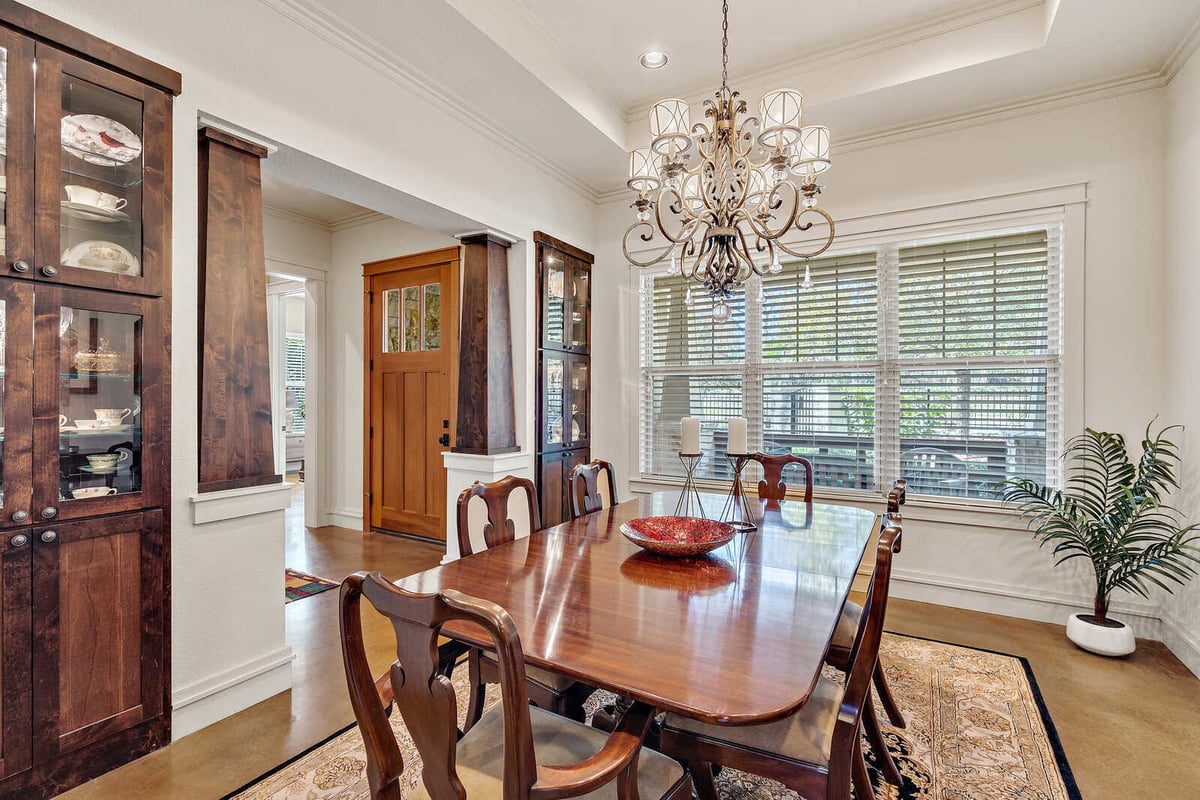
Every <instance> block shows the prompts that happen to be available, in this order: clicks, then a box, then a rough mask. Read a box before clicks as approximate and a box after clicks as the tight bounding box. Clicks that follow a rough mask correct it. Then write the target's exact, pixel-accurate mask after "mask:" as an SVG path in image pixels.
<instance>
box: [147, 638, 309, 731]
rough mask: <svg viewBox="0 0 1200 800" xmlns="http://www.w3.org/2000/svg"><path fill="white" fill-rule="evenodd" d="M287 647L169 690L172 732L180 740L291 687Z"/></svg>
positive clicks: (292, 654) (291, 657)
mask: <svg viewBox="0 0 1200 800" xmlns="http://www.w3.org/2000/svg"><path fill="white" fill-rule="evenodd" d="M295 658H296V654H295V652H294V651H293V650H292V648H291V647H289V646H284V647H281V648H279V649H278V650H276V651H274V652H272V653H268V654H266V655H264V656H260V657H259V658H255V659H251V660H249V661H246V662H244V663H242V664H239V665H238V666H236V667H232V668H230V669H227V670H224V671H223V672H219V673H217V674H216V675H212V676H210V677H208V678H205V679H203V680H200V681H196V682H195V683H192V684H190V685H188V686H184V687H182V688H180V689H177V690H175V691H173V692H172V693H171V715H172V723H171V735H172V739H179V738H181V737H183V736H187V735H188V734H189V733H193V732H194V731H198V730H200V729H201V728H204V727H207V726H209V725H211V724H213V723H214V722H217V721H218V720H221V719H224V718H225V717H228V716H229V715H231V714H236V713H237V712H238V711H241V710H242V709H244V708H249V707H250V706H252V705H254V704H255V703H258V702H260V701H262V700H266V699H267V698H268V697H271V696H272V695H276V694H279V693H280V692H283V691H287V690H288V689H290V688H291V686H292V661H294V660H295Z"/></svg>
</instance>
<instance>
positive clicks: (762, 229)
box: [739, 181, 828, 241]
mask: <svg viewBox="0 0 1200 800" xmlns="http://www.w3.org/2000/svg"><path fill="white" fill-rule="evenodd" d="M785 186H786V187H787V189H788V190H789V191H790V192H791V194H792V202H791V205H790V206H789V207H788V215H787V221H786V222H785V223H783V224H782V225H780V226H779V228H778V229H775V230H772V228H771V226H769V225H767V224H766V223H765V222H763V221H761V220H758V219H755V218H754V217H753V216H752V215H750V214H749V213H748V212H746V211H745V209H739V210H740V211H741V212H742V216H743V217H744V218H745V219H746V221H747V222H749V223H750V227H751V228H753V229H754V232H755V233H757V234H758V235H759V236H761V237H763V238H764V239H772V240H776V241H777V240H778V239H779V237H780V236H783V235H784V234H785V233H787V232H788V229H789V228H791V227H792V225H793V224H794V223H795V222H796V218H797V217H798V216H799V213H798V212H799V209H800V208H801V205H800V192H799V191H797V190H796V186H795V184H793V183H792V182H791V181H783V182H781V183H777V184H775V187H774V188H773V189H772V190H771V194H770V197H772V198H773V197H775V194H776V193H777V192H778V191H779V190H780V189H781V188H782V187H785ZM771 208H772V209H773V210H774V209H778V208H779V205H778V204H775V203H772V204H771ZM826 216H828V215H826ZM801 230H807V229H801Z"/></svg>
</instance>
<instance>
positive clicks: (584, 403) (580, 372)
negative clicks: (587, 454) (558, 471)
mask: <svg viewBox="0 0 1200 800" xmlns="http://www.w3.org/2000/svg"><path fill="white" fill-rule="evenodd" d="M587 438H588V365H587V362H586V361H573V362H571V441H574V442H585V441H587Z"/></svg>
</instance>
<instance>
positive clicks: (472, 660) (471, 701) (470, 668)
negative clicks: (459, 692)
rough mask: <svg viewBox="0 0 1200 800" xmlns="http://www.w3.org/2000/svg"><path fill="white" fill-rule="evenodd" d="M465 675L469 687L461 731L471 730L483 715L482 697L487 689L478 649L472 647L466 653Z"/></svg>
mask: <svg viewBox="0 0 1200 800" xmlns="http://www.w3.org/2000/svg"><path fill="white" fill-rule="evenodd" d="M467 676H468V678H467V679H468V681H469V684H470V685H469V688H468V689H467V719H466V721H465V722H464V723H463V733H466V732H467V731H469V730H471V728H472V727H473V726H474V725H475V723H476V722H479V718H480V717H482V716H483V697H484V692H485V691H486V690H487V685H486V684H484V682H483V675H482V673H481V671H480V666H479V650H478V649H477V648H474V647H472V648H471V652H470V653H469V654H468V655H467Z"/></svg>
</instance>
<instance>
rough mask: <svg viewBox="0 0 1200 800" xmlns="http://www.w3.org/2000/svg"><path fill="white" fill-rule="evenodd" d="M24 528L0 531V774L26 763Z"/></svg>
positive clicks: (29, 731) (28, 672) (27, 574)
mask: <svg viewBox="0 0 1200 800" xmlns="http://www.w3.org/2000/svg"><path fill="white" fill-rule="evenodd" d="M31 551H32V547H31V545H30V529H29V528H24V529H21V530H15V531H5V532H4V533H3V534H2V535H0V778H6V777H8V776H9V775H13V774H15V773H17V772H20V771H21V770H24V769H27V768H28V767H29V766H30V763H31V756H32V752H33V750H32V736H33V728H32V726H31V718H30V712H31V710H32V709H31V708H30V703H29V695H30V681H31V679H32V675H33V670H32V660H31V658H30V652H29V643H30V641H31V639H30V636H31V630H30V614H29V597H30V588H31V587H30V579H31V577H32V576H31V571H30V552H31Z"/></svg>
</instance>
